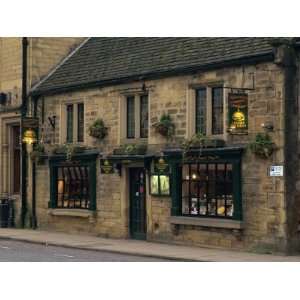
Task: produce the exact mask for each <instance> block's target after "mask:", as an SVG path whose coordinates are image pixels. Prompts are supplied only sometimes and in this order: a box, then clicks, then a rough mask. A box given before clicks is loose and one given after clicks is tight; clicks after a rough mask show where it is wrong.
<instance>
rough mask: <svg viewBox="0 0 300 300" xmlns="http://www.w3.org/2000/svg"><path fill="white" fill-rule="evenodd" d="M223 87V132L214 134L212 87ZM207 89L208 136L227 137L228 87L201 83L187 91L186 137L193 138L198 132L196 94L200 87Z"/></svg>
mask: <svg viewBox="0 0 300 300" xmlns="http://www.w3.org/2000/svg"><path fill="white" fill-rule="evenodd" d="M218 87H220V88H223V133H222V134H212V89H213V88H218ZM203 88H205V89H206V101H207V102H206V136H207V137H212V138H220V139H224V140H226V138H227V101H226V99H227V94H228V92H227V89H225V88H224V84H223V83H222V84H217V83H216V84H199V85H192V86H191V87H190V88H189V89H188V92H187V125H188V128H187V134H186V138H191V137H192V136H193V135H194V134H196V96H197V90H198V89H203Z"/></svg>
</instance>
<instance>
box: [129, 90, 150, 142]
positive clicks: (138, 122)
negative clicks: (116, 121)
mask: <svg viewBox="0 0 300 300" xmlns="http://www.w3.org/2000/svg"><path fill="white" fill-rule="evenodd" d="M148 104H149V102H148V95H136V96H127V97H126V122H125V124H126V138H127V139H134V138H148V133H149V111H148Z"/></svg>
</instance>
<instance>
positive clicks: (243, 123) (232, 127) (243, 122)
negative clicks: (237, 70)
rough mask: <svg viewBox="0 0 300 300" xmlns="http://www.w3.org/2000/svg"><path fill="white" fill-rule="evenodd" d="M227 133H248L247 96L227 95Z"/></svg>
mask: <svg viewBox="0 0 300 300" xmlns="http://www.w3.org/2000/svg"><path fill="white" fill-rule="evenodd" d="M228 119H229V122H228V126H229V128H228V131H229V132H230V133H231V134H245V133H247V131H248V95H247V94H233V93H229V94H228Z"/></svg>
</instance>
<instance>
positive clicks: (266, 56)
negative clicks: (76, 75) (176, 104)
mask: <svg viewBox="0 0 300 300" xmlns="http://www.w3.org/2000/svg"><path fill="white" fill-rule="evenodd" d="M273 60H274V53H273V52H272V51H271V52H265V53H262V54H259V55H255V56H248V57H243V58H238V59H234V60H230V61H222V62H218V63H210V64H206V65H202V66H191V67H183V68H180V69H174V70H167V71H156V72H151V73H147V74H138V75H132V76H127V77H123V78H114V79H108V80H97V81H93V82H86V83H82V84H74V85H69V86H63V87H57V88H49V89H45V90H38V86H40V84H38V85H37V86H36V87H35V88H33V89H32V90H31V91H30V93H29V95H31V96H41V95H54V94H59V93H63V92H70V91H75V90H81V89H88V88H95V87H97V88H99V87H105V86H110V85H118V84H124V83H130V82H132V81H141V80H146V79H147V80H149V79H159V78H164V77H169V76H180V75H188V74H193V73H197V72H201V71H208V70H213V69H220V68H225V67H232V66H239V65H244V64H253V63H258V62H264V61H273ZM51 75H52V74H51ZM47 78H49V77H47Z"/></svg>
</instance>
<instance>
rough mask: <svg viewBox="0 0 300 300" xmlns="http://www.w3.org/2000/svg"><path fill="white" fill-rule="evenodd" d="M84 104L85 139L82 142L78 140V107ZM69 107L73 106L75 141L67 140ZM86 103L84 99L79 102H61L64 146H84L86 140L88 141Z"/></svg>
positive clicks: (61, 134) (61, 139)
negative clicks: (65, 144)
mask: <svg viewBox="0 0 300 300" xmlns="http://www.w3.org/2000/svg"><path fill="white" fill-rule="evenodd" d="M80 104H82V105H83V139H82V141H79V140H78V133H79V132H78V127H79V123H78V116H79V115H78V105H80ZM68 105H73V131H72V132H73V139H72V141H68V140H67V132H68V127H67V125H68V124H67V122H68V119H67V115H68V114H67V107H68ZM85 107H86V104H85V101H84V100H82V99H78V100H73V101H62V102H61V114H60V115H61V120H60V123H61V126H60V143H61V144H64V143H67V144H83V143H84V141H85V139H86V122H85V119H86V118H85Z"/></svg>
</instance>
